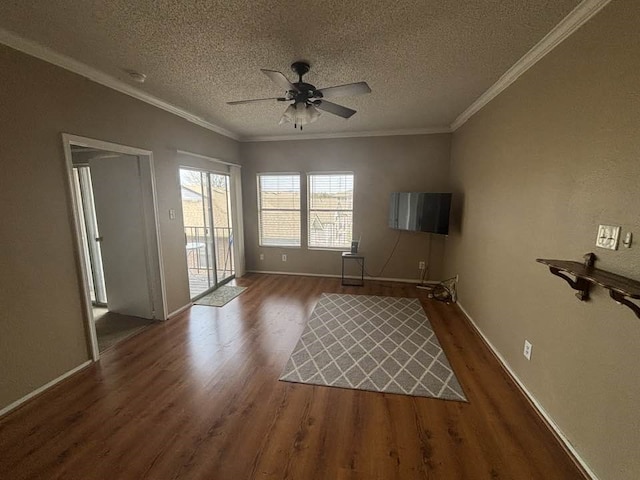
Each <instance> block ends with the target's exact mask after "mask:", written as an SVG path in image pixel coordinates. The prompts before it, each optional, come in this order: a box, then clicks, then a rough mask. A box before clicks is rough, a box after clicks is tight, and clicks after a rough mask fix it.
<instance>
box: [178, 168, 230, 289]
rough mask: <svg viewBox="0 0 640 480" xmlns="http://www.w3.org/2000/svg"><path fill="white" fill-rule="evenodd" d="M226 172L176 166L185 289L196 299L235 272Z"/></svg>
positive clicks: (228, 278)
mask: <svg viewBox="0 0 640 480" xmlns="http://www.w3.org/2000/svg"><path fill="white" fill-rule="evenodd" d="M229 183H230V182H229V175H225V174H220V173H212V172H207V171H203V170H194V169H190V168H181V169H180V187H181V188H180V190H181V195H182V215H183V220H184V234H185V242H186V250H187V252H186V253H187V269H188V272H189V291H190V296H191V298H192V299H193V298H197V297H199V296H201V295H203V294H205V293H207V292H209V291H211V290H213V289H215V288H216V287H218V286H219V285H221V284H223V283H226V282H227V281H229V280H231V279H232V278H233V276H234V274H235V270H234V258H233V248H232V247H233V229H232V225H231V195H230V192H229Z"/></svg>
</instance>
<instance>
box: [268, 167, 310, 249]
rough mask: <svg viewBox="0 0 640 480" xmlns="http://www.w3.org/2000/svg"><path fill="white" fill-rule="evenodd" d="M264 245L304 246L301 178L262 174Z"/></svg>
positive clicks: (287, 175) (294, 175)
mask: <svg viewBox="0 0 640 480" xmlns="http://www.w3.org/2000/svg"><path fill="white" fill-rule="evenodd" d="M258 230H259V235H260V246H267V247H299V246H300V175H298V174H259V175H258Z"/></svg>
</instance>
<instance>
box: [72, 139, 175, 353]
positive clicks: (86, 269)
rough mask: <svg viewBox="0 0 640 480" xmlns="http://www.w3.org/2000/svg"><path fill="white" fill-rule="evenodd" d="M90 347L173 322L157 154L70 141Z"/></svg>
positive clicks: (97, 349)
mask: <svg viewBox="0 0 640 480" xmlns="http://www.w3.org/2000/svg"><path fill="white" fill-rule="evenodd" d="M63 143H64V147H65V154H66V156H67V166H68V169H69V180H70V184H71V185H70V186H71V194H72V199H73V207H74V212H73V213H74V215H73V217H74V221H75V222H74V226H75V230H76V234H77V235H76V240H77V251H78V260H79V263H78V264H79V268H80V270H81V272H80V273H81V278H82V284H83V300H84V304H85V315H86V319H87V331H88V337H89V343H90V347H91V352H92V356H93V358H94V360H97V359H98V358H99V355H100V351H102V350H103V349H105V348H107V347H108V346H111V345H112V344H114V343H117V342H118V341H120V340H122V339H124V338H127V337H129V336H131V335H133V334H134V333H137V332H139V331H140V330H141V329H143V328H145V327H146V326H148V325H150V324H151V323H152V322H153V321H155V320H164V319H165V318H166V313H165V312H166V305H165V300H164V298H165V295H164V279H163V275H162V268H161V261H160V259H161V255H160V244H159V236H158V218H157V211H156V202H155V186H154V176H153V163H152V157H151V152H148V151H144V150H139V149H135V148H131V147H125V146H122V145H117V144H110V143H107V142H101V141H97V140H92V139H86V138H82V137H76V136H72V135H63Z"/></svg>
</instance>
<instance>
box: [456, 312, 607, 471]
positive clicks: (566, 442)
mask: <svg viewBox="0 0 640 480" xmlns="http://www.w3.org/2000/svg"><path fill="white" fill-rule="evenodd" d="M457 303H458V307H460V310H462V313H464V314H465V315H466V317H467V318H468V319H469V323H470V324H471V326H472V327H473V328H474V329H475V331H476V332H478V335H480V336H481V337H482V339H483V340H484V342H485V343H486V344H487V346H488V347H489V348H490V349H491V351H492V352H493V354H494V355H495V357H496V358H497V359H498V361H499V362H500V363H501V364H502V367H503V368H504V369H505V370H506V371H507V373H508V374H509V376H511V378H512V379H513V381H515V382H516V383H517V384H518V386H519V387H520V389H521V390H522V391H523V392H524V394H525V395H526V396H527V398H528V399H529V402H531V404H532V405H533V406H534V408H535V409H536V410H537V411H538V413H539V414H540V415H541V416H542V418H544V420H545V421H546V422H547V425H549V427H551V428H552V429H553V431H554V432H555V434H556V436H557V437H558V438H559V439H560V441H561V442H562V443H563V444H564V446H565V448H566V449H567V450H568V451H569V452H571V454H572V455H573V457H574V458H575V459H576V461H577V462H578V463H579V464H580V466H581V467H582V468H583V469H584V471H585V473H586V474H587V475H589V477H590V478H591V480H599V479H598V477H597V475H596V474H595V473H594V472H593V470H591V468H590V467H589V465H587V462H585V461H584V459H583V458H582V457H581V456H580V454H579V453H578V451H577V450H576V449H575V448H574V447H573V445H572V444H571V442H570V441H569V439H568V438H567V436H566V435H565V434H564V432H563V431H562V430H561V429H560V427H559V426H558V424H557V423H556V422H555V421H554V420H553V418H551V415H549V413H547V411H546V410H545V409H544V408H543V407H542V405H541V404H540V402H538V400H536V397H534V396H533V394H532V393H531V392H530V391H529V389H528V388H527V387H525V385H524V384H523V383H522V381H521V380H520V379H519V378H518V376H517V375H516V374H515V372H514V371H513V370H512V369H511V367H510V366H509V364H508V363H507V361H506V360H505V358H504V357H503V356H502V355H501V354H500V352H499V351H498V350H497V349H496V347H495V346H494V345H493V343H491V341H490V340H489V339H488V338H487V337H486V336H485V335H484V333H482V330H480V327H478V324H477V323H476V322H475V321H474V320H473V318H471V315H469V313H468V312H467V311H466V310H465V308H464V307H463V306H462V304H461V303H460V302H459V301H458V302H457Z"/></svg>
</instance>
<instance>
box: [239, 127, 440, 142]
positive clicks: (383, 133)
mask: <svg viewBox="0 0 640 480" xmlns="http://www.w3.org/2000/svg"><path fill="white" fill-rule="evenodd" d="M438 133H451V128H450V127H447V126H444V127H433V128H410V129H404V130H380V131H373V132H340V133H301V134H292V135H278V136H246V137H241V138H240V141H241V142H281V141H287V140H320V139H326V138H360V137H393V136H399V135H435V134H438Z"/></svg>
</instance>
